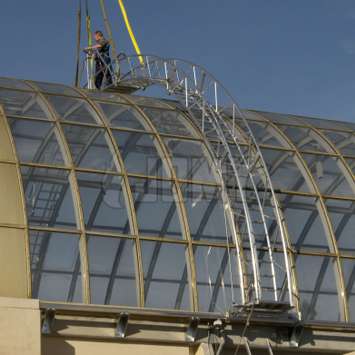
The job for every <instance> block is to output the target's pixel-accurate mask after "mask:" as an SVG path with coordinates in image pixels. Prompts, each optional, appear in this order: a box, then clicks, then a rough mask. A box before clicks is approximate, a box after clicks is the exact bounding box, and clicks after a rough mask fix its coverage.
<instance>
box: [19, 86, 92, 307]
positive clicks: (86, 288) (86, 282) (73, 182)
mask: <svg viewBox="0 0 355 355" xmlns="http://www.w3.org/2000/svg"><path fill="white" fill-rule="evenodd" d="M25 82H26V83H27V84H28V85H30V86H31V87H33V88H34V89H36V87H35V86H33V85H32V84H31V83H30V82H27V81H25ZM36 92H37V94H38V95H39V97H40V98H41V99H42V101H43V103H44V104H45V105H46V107H47V109H48V112H49V114H50V115H51V116H52V117H53V119H54V120H55V126H56V127H57V132H58V135H59V137H60V140H59V144H61V145H62V148H63V150H64V152H65V154H64V159H65V160H66V163H67V164H68V166H69V167H70V174H69V176H68V179H69V182H70V186H71V192H72V194H73V197H74V205H75V207H76V208H75V212H76V213H75V214H76V219H77V223H78V225H79V228H80V230H81V234H80V239H79V250H80V259H81V273H82V286H83V299H84V303H90V278H89V266H88V254H87V243H86V234H85V222H84V214H83V210H82V206H81V199H80V194H79V185H78V181H77V178H76V174H75V170H74V164H73V159H72V156H71V152H70V148H69V145H68V143H67V141H66V138H65V134H64V131H63V129H62V127H61V125H60V119H59V117H58V116H57V114H56V112H55V110H54V109H53V108H52V106H51V104H50V103H49V101H48V100H47V99H46V97H45V96H44V95H43V94H42V93H41V92H40V91H39V90H36Z"/></svg>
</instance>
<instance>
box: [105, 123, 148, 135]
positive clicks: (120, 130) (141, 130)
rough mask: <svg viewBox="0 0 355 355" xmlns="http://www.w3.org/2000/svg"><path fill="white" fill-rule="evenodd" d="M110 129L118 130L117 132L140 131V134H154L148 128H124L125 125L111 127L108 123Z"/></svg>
mask: <svg viewBox="0 0 355 355" xmlns="http://www.w3.org/2000/svg"><path fill="white" fill-rule="evenodd" d="M109 127H110V129H111V130H112V131H114V132H115V131H118V132H132V133H142V134H154V132H153V131H149V130H144V129H137V128H126V127H116V126H115V127H113V126H111V125H109Z"/></svg>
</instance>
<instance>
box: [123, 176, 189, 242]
mask: <svg viewBox="0 0 355 355" xmlns="http://www.w3.org/2000/svg"><path fill="white" fill-rule="evenodd" d="M129 184H130V186H131V190H132V194H133V199H134V207H135V209H136V215H137V222H138V229H139V233H141V234H144V235H153V236H160V237H165V236H167V237H169V238H177V239H181V238H182V232H181V230H182V229H181V225H180V222H179V214H178V210H177V205H176V203H175V200H174V194H175V193H174V189H175V187H174V185H173V183H171V182H169V181H158V180H153V179H138V178H130V179H129Z"/></svg>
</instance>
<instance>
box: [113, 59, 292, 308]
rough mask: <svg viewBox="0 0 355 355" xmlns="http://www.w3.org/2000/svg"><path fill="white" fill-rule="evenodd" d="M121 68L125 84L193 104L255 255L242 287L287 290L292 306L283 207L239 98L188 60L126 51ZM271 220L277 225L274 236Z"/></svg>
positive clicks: (259, 291)
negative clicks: (278, 253)
mask: <svg viewBox="0 0 355 355" xmlns="http://www.w3.org/2000/svg"><path fill="white" fill-rule="evenodd" d="M142 59H143V61H142ZM142 62H143V63H142ZM120 71H121V73H123V75H122V76H121V78H120V80H119V83H120V85H124V86H129V87H132V88H136V89H137V90H138V89H144V88H146V87H149V86H151V85H162V86H164V87H165V88H166V90H167V91H168V93H169V94H170V95H174V97H176V99H177V100H178V101H179V102H180V103H181V104H183V105H184V106H185V108H186V109H187V110H189V112H190V114H191V117H192V118H193V120H194V122H195V124H197V126H198V127H199V128H200V130H201V131H202V132H203V134H204V135H205V137H206V139H207V141H208V142H209V143H210V148H211V150H212V151H213V152H214V155H215V157H216V159H217V162H218V164H217V165H218V166H217V170H218V174H219V176H220V178H221V181H222V188H223V191H224V193H223V194H222V195H223V196H227V197H228V201H227V202H228V205H229V208H230V209H231V210H232V212H233V216H234V224H235V225H234V226H233V227H232V233H233V234H234V238H235V242H236V245H237V246H238V245H240V244H241V243H240V241H241V242H242V246H243V251H244V253H243V254H247V253H248V252H249V253H250V258H247V257H243V260H242V261H243V265H244V267H239V270H240V279H241V288H244V291H245V292H246V294H245V296H246V297H245V298H246V299H245V298H244V297H242V300H243V302H253V303H264V302H268V301H273V302H282V299H281V298H282V297H283V296H284V294H285V291H286V292H287V295H288V300H287V302H288V303H289V305H290V306H293V295H292V280H291V271H290V262H289V258H288V243H287V240H286V236H285V231H284V228H283V222H282V216H281V211H280V207H279V205H278V201H277V198H276V195H275V191H274V189H273V186H272V182H271V178H270V175H269V172H268V168H267V165H266V163H265V161H264V159H263V156H262V153H261V150H260V148H259V146H258V143H257V141H256V139H255V137H254V134H253V132H252V130H251V128H250V126H249V124H248V122H247V120H246V118H245V116H244V114H243V112H242V111H241V109H240V108H239V106H238V104H237V103H236V101H235V100H234V99H233V97H232V96H231V95H230V94H229V92H228V91H227V90H226V89H225V88H224V87H223V85H222V84H221V83H220V82H219V81H218V80H216V79H215V78H214V77H213V76H212V75H211V74H210V73H208V72H207V71H206V70H205V69H204V68H202V67H201V66H198V65H195V64H193V63H190V62H188V61H184V60H177V59H164V58H159V57H156V56H125V57H123V58H120ZM266 211H268V213H266ZM272 222H276V226H277V227H276V228H275V230H274V231H273V236H272V238H271V236H270V234H269V227H270V225H271V224H272ZM257 244H258V245H257ZM275 246H278V247H281V248H282V252H283V258H282V260H283V261H281V262H279V261H276V260H275V252H274V250H275ZM258 247H259V248H258ZM237 249H238V248H237ZM239 266H241V265H239ZM280 272H281V273H282V275H281V278H282V279H283V280H284V281H285V282H282V285H278V279H280V277H278V276H280V275H279V273H280ZM246 283H248V288H246V287H245V284H246ZM246 290H248V291H246ZM251 291H252V292H251Z"/></svg>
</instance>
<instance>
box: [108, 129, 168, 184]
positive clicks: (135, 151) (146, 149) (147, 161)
mask: <svg viewBox="0 0 355 355" xmlns="http://www.w3.org/2000/svg"><path fill="white" fill-rule="evenodd" d="M113 135H114V137H115V139H116V142H117V145H118V147H119V149H120V152H121V157H122V160H123V161H124V164H125V168H126V170H127V172H128V173H133V174H142V175H148V176H164V177H167V176H169V175H170V174H168V167H167V166H166V163H164V161H163V159H162V158H161V155H160V154H159V153H158V150H157V149H159V144H158V142H157V140H156V138H155V137H154V136H153V135H151V134H145V133H140V132H124V131H116V130H115V131H113Z"/></svg>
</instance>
